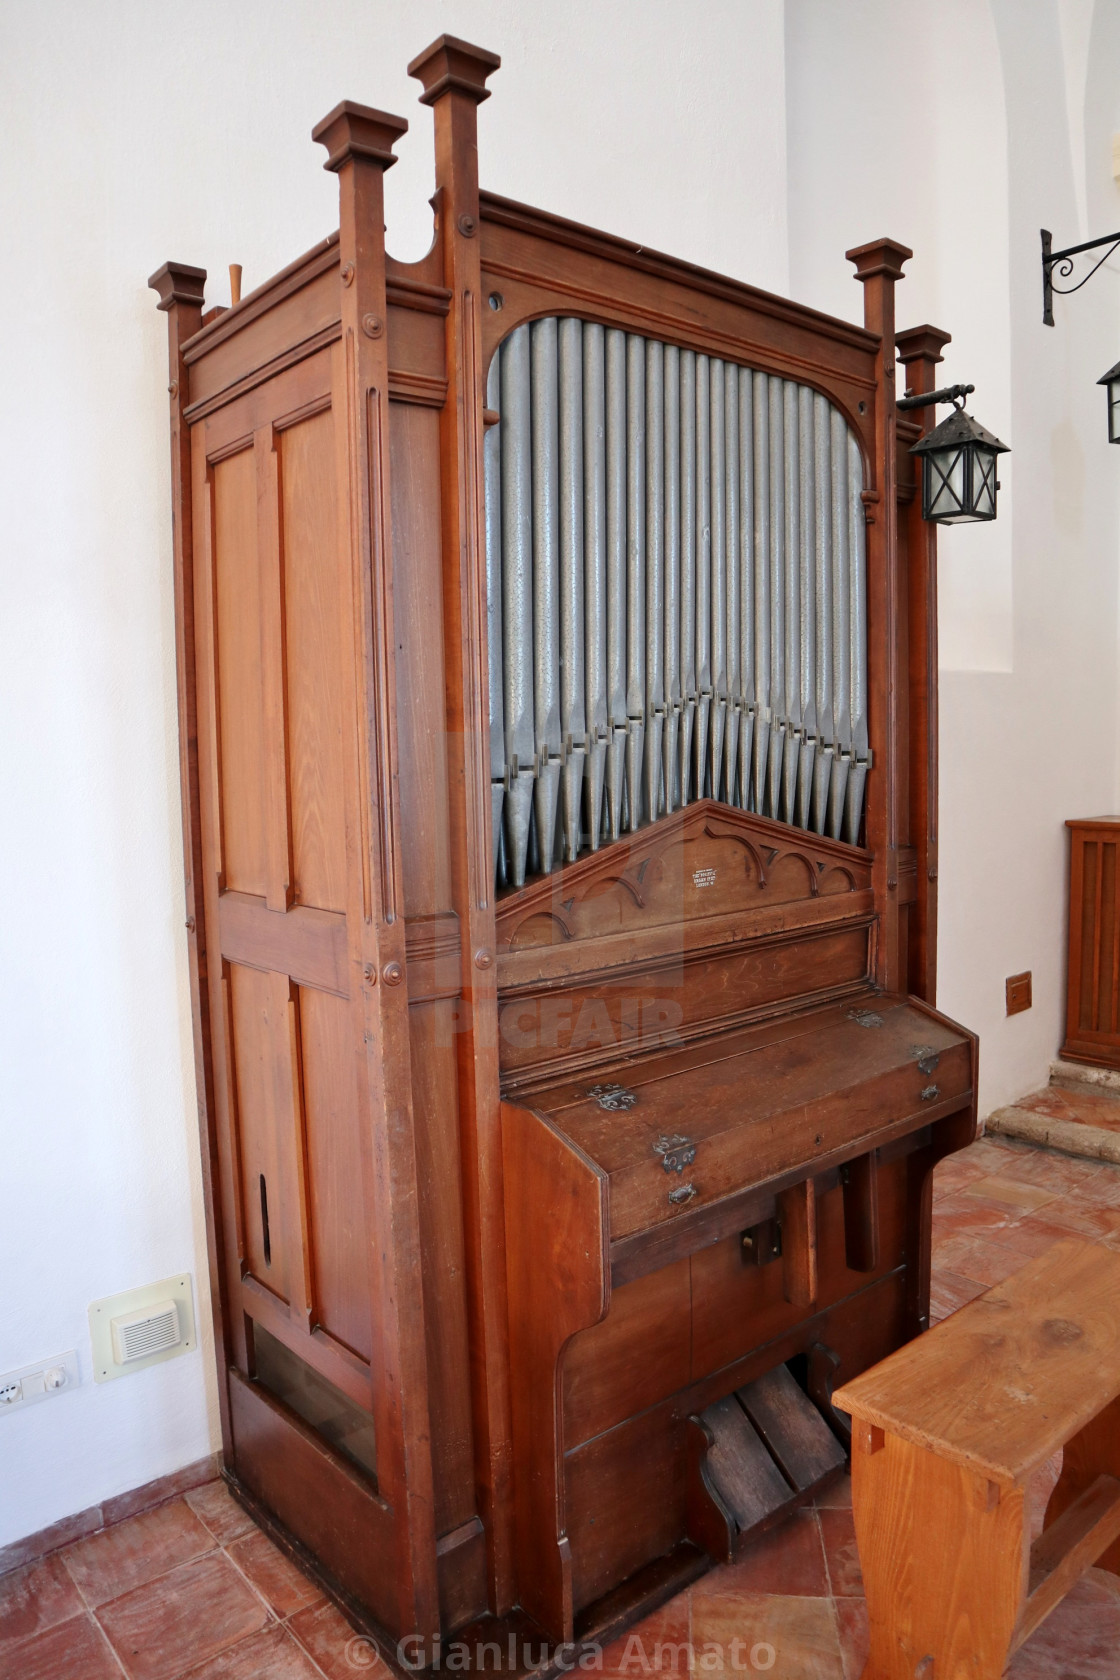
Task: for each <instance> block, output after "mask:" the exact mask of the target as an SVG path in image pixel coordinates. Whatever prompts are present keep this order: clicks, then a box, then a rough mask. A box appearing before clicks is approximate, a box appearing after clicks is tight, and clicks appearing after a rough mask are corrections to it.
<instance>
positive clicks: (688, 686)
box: [485, 316, 868, 887]
mask: <svg viewBox="0 0 1120 1680" xmlns="http://www.w3.org/2000/svg"><path fill="white" fill-rule="evenodd" d="M487 402H488V405H489V410H490V413H491V415H492V416H494V417H495V424H494V425H493V428H492V429H491V431H490V433H489V436H488V437H487V440H486V444H485V463H486V464H485V484H486V587H487V607H488V615H487V631H488V635H487V641H488V646H489V648H490V650H491V651H490V742H491V761H490V775H491V781H492V787H493V806H492V823H493V836H494V847H495V870H496V877H497V881H498V884H499V886H502V885H506V884H510V885H513V886H518V887H520V886H523V885H524V883H525V878H526V874H527V873H528V874H531V875H536V874H542V873H543V874H547V873H548V872H549V871H550V870H551V869H552V867H553V866H554V864H557V865H558V864H559V863H560V862H561V861H563V862H567V863H571V862H574V861H575V859H576V858H577V857H578V856H579V855H580V853H581V852H582V851H584V850H590V851H595V850H597V849H598V847H599V845H600V843H601V842H603V841H607V840H617V839H618V837H619V835H620V834H624V833H627V832H630V831H632V830H635V829H637V828H640V827H641V826H642V825H643V824H644V823H646V822H653V821H656V819H657V818H658V817H660V816H663V815H664V814H665V813H666V812H669V811H675V810H679V809H680V808H681V807H682V806H684V805H687V804H689V803H690V802H691V801H692V800H693V799H700V798H713V799H717V800H720V801H722V802H724V803H726V804H728V805H734V806H738V807H739V808H741V809H743V810H749V811H757V812H760V813H761V814H763V815H765V816H770V817H775V818H777V819H778V820H779V821H782V822H786V823H791V824H794V825H796V826H797V827H798V828H807V829H812V830H814V831H815V832H816V833H818V834H830V835H831V836H832V837H833V839H837V840H839V839H845V840H849V841H852V842H853V843H854V842H858V840H859V837H860V831H861V824H862V817H863V788H864V782H865V780H866V776H867V768H868V736H867V623H866V611H865V606H864V601H865V596H866V575H865V574H866V562H865V555H864V512H863V503H862V500H861V496H862V492H863V462H862V457H861V454H860V447H859V443H858V441H857V439H856V438H855V437H854V435H853V434H852V433H851V431H850V429H849V427H848V426H847V424H846V422H845V420H844V416H843V415H842V414H841V413H840V411H839V410H838V409H836V408H835V407H833V405H832V404H830V403H829V402H828V400H827V398H826V397H825V396H823V395H822V394H821V393H820V392H819V391H814V390H813V388H812V387H811V386H809V385H804V384H799V383H798V382H796V381H794V380H789V379H780V378H777V377H775V376H773V375H768V374H766V373H763V372H761V371H752V369H750V368H748V367H742V368H741V367H740V366H739V365H738V364H737V363H735V362H729V361H724V360H722V359H721V358H719V357H714V356H707V355H703V354H700V355H698V354H696V353H695V352H694V351H691V350H682V349H680V348H679V347H678V346H677V345H675V344H664V343H662V342H660V341H659V340H657V339H651V338H644V337H642V336H641V335H639V334H636V333H625V332H623V331H621V330H620V329H618V328H610V327H603V326H601V325H599V324H598V323H593V322H590V321H589V322H587V323H586V324H585V323H584V322H583V321H581V320H579V319H578V318H573V317H570V316H569V317H565V318H562V319H557V318H555V317H546V318H544V319H542V320H537V321H534V322H532V323H531V324H526V325H523V326H520V327H516V328H515V329H514V330H513V332H512V333H511V334H510V335H509V337H508V338H507V339H505V340H503V341H502V343H501V344H500V345H499V346H498V349H497V352H496V354H495V356H494V358H493V360H492V362H491V365H490V372H489V377H488V382H487Z"/></svg>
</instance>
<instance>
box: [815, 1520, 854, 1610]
mask: <svg viewBox="0 0 1120 1680" xmlns="http://www.w3.org/2000/svg"><path fill="white" fill-rule="evenodd" d="M820 1519H821V1535H822V1538H823V1540H824V1555H825V1561H826V1563H827V1564H828V1584H829V1589H830V1591H831V1593H832V1596H833V1598H862V1597H863V1576H862V1574H861V1573H860V1567H859V1549H858V1547H857V1546H856V1525H855V1523H854V1522H853V1520H852V1513H851V1512H850V1511H821V1512H820Z"/></svg>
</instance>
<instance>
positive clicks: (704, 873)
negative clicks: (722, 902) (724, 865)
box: [692, 869, 716, 887]
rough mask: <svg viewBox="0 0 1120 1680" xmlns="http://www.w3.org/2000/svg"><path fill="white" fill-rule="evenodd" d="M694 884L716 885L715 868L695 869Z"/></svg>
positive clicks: (693, 872)
mask: <svg viewBox="0 0 1120 1680" xmlns="http://www.w3.org/2000/svg"><path fill="white" fill-rule="evenodd" d="M692 884H693V886H694V887H714V886H715V884H716V872H715V870H714V869H694V870H693V871H692Z"/></svg>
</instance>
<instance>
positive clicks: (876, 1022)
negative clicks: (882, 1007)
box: [848, 1009, 883, 1027]
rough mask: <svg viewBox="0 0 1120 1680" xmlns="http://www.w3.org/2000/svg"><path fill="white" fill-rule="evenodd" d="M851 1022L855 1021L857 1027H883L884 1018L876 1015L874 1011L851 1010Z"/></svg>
mask: <svg viewBox="0 0 1120 1680" xmlns="http://www.w3.org/2000/svg"><path fill="white" fill-rule="evenodd" d="M848 1019H849V1021H854V1022H855V1024H856V1026H857V1027H881V1026H882V1024H883V1017H882V1016H881V1015H878V1014H876V1012H875V1010H874V1009H849V1011H848Z"/></svg>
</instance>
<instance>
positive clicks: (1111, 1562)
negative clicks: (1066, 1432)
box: [1045, 1399, 1120, 1575]
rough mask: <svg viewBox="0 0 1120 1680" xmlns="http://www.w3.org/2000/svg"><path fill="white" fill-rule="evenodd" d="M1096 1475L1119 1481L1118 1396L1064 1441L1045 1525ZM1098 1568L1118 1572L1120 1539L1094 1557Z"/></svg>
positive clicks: (1057, 1516)
mask: <svg viewBox="0 0 1120 1680" xmlns="http://www.w3.org/2000/svg"><path fill="white" fill-rule="evenodd" d="M1098 1476H1115V1477H1116V1478H1117V1479H1118V1480H1120V1399H1117V1400H1114V1401H1113V1402H1112V1404H1111V1405H1110V1406H1106V1407H1105V1409H1104V1411H1103V1412H1100V1413H1099V1414H1098V1416H1096V1417H1095V1418H1094V1419H1093V1421H1092V1422H1091V1423H1087V1424H1086V1425H1085V1428H1084V1429H1082V1430H1081V1431H1080V1432H1079V1433H1078V1434H1076V1435H1074V1436H1072V1437H1071V1438H1070V1440H1069V1441H1067V1443H1066V1447H1065V1451H1064V1453H1063V1455H1062V1473H1061V1475H1060V1476H1059V1477H1058V1480H1057V1483H1056V1485H1055V1487H1054V1491H1053V1493H1052V1494H1051V1495H1050V1503H1049V1504H1048V1505H1047V1507H1046V1524H1045V1526H1046V1527H1047V1528H1049V1527H1050V1525H1051V1523H1054V1522H1056V1521H1057V1519H1058V1518H1059V1517H1060V1516H1061V1515H1062V1512H1063V1511H1066V1510H1068V1509H1069V1507H1070V1506H1071V1505H1072V1504H1073V1502H1074V1500H1075V1499H1079V1498H1080V1496H1081V1495H1082V1494H1083V1493H1084V1492H1085V1490H1086V1488H1090V1487H1092V1485H1093V1483H1094V1482H1095V1481H1096V1479H1097V1477H1098ZM1097 1568H1098V1569H1110V1570H1111V1571H1112V1573H1113V1574H1114V1575H1120V1540H1117V1541H1115V1542H1114V1543H1113V1544H1112V1545H1111V1546H1110V1547H1109V1548H1108V1550H1107V1552H1104V1553H1103V1554H1102V1556H1101V1557H1099V1558H1098V1559H1097Z"/></svg>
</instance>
